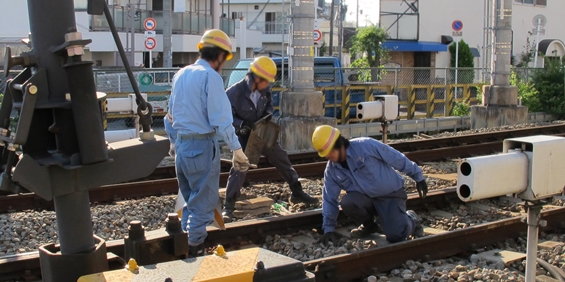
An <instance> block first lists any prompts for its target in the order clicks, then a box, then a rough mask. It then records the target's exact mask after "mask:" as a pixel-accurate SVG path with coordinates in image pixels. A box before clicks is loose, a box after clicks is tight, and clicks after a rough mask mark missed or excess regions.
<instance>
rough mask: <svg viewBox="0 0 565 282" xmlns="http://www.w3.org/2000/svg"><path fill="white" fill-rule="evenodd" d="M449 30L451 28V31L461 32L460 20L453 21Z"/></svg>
mask: <svg viewBox="0 0 565 282" xmlns="http://www.w3.org/2000/svg"><path fill="white" fill-rule="evenodd" d="M451 28H453V30H455V31H461V30H462V29H463V22H462V21H460V20H455V21H453V23H452V24H451Z"/></svg>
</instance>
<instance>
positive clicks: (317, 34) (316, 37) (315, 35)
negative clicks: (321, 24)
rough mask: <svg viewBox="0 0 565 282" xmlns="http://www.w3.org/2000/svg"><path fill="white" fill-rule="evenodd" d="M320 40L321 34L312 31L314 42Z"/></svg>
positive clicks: (317, 31)
mask: <svg viewBox="0 0 565 282" xmlns="http://www.w3.org/2000/svg"><path fill="white" fill-rule="evenodd" d="M320 40H322V32H321V31H319V30H314V42H318V41H320Z"/></svg>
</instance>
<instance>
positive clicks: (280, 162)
mask: <svg viewBox="0 0 565 282" xmlns="http://www.w3.org/2000/svg"><path fill="white" fill-rule="evenodd" d="M248 140H249V135H246V136H239V143H240V144H241V148H242V149H243V150H244V151H245V147H246V146H247V141H248ZM261 155H263V156H265V157H266V158H267V159H268V160H269V162H270V163H271V164H272V165H273V166H274V167H275V168H276V169H277V172H278V173H279V174H280V175H281V177H282V178H283V179H284V180H285V181H286V182H287V183H288V184H295V183H297V182H298V173H296V170H294V168H293V167H292V164H291V163H290V160H289V159H288V154H287V153H286V151H285V150H284V149H283V148H282V147H281V145H279V143H276V144H275V145H274V146H273V147H272V148H264V149H263V151H262V152H261ZM246 175H247V171H238V170H235V169H234V168H233V167H232V168H231V169H230V175H229V177H228V183H227V185H226V198H232V199H237V198H238V197H239V195H241V187H242V186H243V182H244V181H245V176H246Z"/></svg>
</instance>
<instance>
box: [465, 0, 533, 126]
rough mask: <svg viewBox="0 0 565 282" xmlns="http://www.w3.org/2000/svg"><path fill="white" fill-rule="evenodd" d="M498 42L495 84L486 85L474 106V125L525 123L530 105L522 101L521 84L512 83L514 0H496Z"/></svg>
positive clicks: (493, 54) (496, 45)
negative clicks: (479, 102) (481, 97)
mask: <svg viewBox="0 0 565 282" xmlns="http://www.w3.org/2000/svg"><path fill="white" fill-rule="evenodd" d="M492 1H493V2H492V3H493V10H494V11H495V12H494V14H495V17H494V21H495V25H494V33H495V46H494V52H492V67H491V69H492V70H493V73H492V75H491V84H492V85H485V86H484V87H483V104H482V105H481V106H473V107H471V127H472V128H474V129H475V128H485V127H496V126H502V125H514V124H519V123H524V122H526V120H527V117H528V108H527V107H524V106H519V105H518V88H517V87H515V86H512V85H510V68H511V56H512V54H511V52H512V5H513V0H492Z"/></svg>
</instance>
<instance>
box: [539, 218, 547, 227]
mask: <svg viewBox="0 0 565 282" xmlns="http://www.w3.org/2000/svg"><path fill="white" fill-rule="evenodd" d="M539 226H540V227H546V226H547V220H544V219H542V220H540V221H539Z"/></svg>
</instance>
